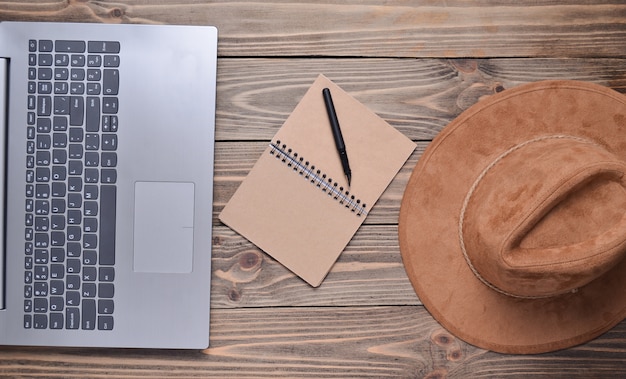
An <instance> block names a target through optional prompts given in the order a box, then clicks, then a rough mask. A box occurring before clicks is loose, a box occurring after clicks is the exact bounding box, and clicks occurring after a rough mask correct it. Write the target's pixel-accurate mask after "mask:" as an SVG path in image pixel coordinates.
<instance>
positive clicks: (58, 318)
mask: <svg viewBox="0 0 626 379" xmlns="http://www.w3.org/2000/svg"><path fill="white" fill-rule="evenodd" d="M50 329H63V313H50Z"/></svg>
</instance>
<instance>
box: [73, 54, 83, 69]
mask: <svg viewBox="0 0 626 379" xmlns="http://www.w3.org/2000/svg"><path fill="white" fill-rule="evenodd" d="M70 64H71V65H72V67H84V66H85V56H84V55H75V54H72V55H71V57H70Z"/></svg>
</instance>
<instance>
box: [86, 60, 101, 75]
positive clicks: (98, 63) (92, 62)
mask: <svg viewBox="0 0 626 379" xmlns="http://www.w3.org/2000/svg"><path fill="white" fill-rule="evenodd" d="M87 66H88V67H100V66H102V56H101V55H88V56H87ZM98 80H99V79H98Z"/></svg>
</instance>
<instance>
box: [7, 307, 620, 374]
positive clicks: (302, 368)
mask: <svg viewBox="0 0 626 379" xmlns="http://www.w3.org/2000/svg"><path fill="white" fill-rule="evenodd" d="M211 332H212V335H211V347H210V348H209V349H207V350H205V351H173V350H141V349H139V350H124V349H77V348H57V349H54V350H49V349H46V348H32V347H31V348H28V347H11V348H7V347H2V348H0V373H1V374H2V375H5V376H10V377H38V376H45V377H63V378H84V377H89V378H101V377H106V376H113V377H118V378H121V377H132V378H148V377H160V378H178V377H203V378H209V377H210V378H269V377H283V378H295V377H301V378H305V377H306V378H322V377H325V378H468V377H471V378H493V377H498V378H502V377H514V378H523V377H533V378H574V377H580V378H590V377H615V378H619V377H624V376H626V366H625V365H624V364H623V357H624V354H626V348H625V347H624V346H625V343H626V323H621V324H619V325H618V326H617V327H615V328H614V329H613V330H611V331H610V332H608V333H606V334H605V335H604V336H603V337H602V338H599V339H596V340H594V341H591V342H589V343H587V344H585V345H581V346H578V347H574V348H571V349H568V350H564V351H560V352H555V353H549V354H541V355H536V356H514V355H508V356H507V355H500V354H496V353H492V352H488V351H485V350H482V349H478V348H475V347H473V346H471V345H468V344H466V343H464V342H462V341H460V340H458V339H457V338H455V337H454V336H452V335H451V334H450V333H448V332H447V331H446V330H444V329H443V328H441V326H439V324H437V323H436V322H435V321H433V319H432V317H430V315H429V314H428V313H427V312H426V311H425V310H424V309H423V308H422V307H421V306H397V307H322V308H319V307H313V308H308V307H304V308H261V309H229V310H214V311H213V312H212V321H211Z"/></svg>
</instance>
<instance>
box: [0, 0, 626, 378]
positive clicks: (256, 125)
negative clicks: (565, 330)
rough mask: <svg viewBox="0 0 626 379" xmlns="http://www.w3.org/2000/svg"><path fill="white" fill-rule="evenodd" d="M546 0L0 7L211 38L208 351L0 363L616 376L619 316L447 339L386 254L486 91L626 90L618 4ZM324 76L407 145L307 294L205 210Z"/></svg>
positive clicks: (13, 358)
mask: <svg viewBox="0 0 626 379" xmlns="http://www.w3.org/2000/svg"><path fill="white" fill-rule="evenodd" d="M524 3H527V5H526V4H524ZM555 3H556V2H555V1H553V0H532V1H531V0H527V1H524V0H520V1H505V0H495V1H484V0H447V1H446V0H388V1H384V2H383V1H374V0H346V1H338V0H328V1H324V2H318V1H315V0H309V1H307V0H298V1H289V0H273V1H268V2H254V1H247V0H242V1H239V2H217V1H206V0H172V1H148V0H118V1H91V0H48V1H37V0H30V1H18V0H0V20H39V21H84V22H107V23H171V24H202V25H216V26H217V27H218V28H219V32H220V36H219V60H218V62H219V63H218V86H217V132H216V162H215V163H216V170H215V197H214V199H215V206H214V209H213V213H214V227H213V236H214V237H213V279H212V288H211V293H212V300H211V301H212V306H211V347H210V348H209V349H207V350H204V351H197V350H196V351H166V350H123V349H69V348H30V347H3V348H1V349H0V373H2V374H5V375H7V376H50V377H54V376H59V377H98V376H104V375H112V376H116V377H120V376H129V377H149V376H167V377H174V376H180V377H191V376H200V377H219V378H224V377H239V378H252V377H311V378H318V377H333V378H338V377H372V378H385V377H394V378H395V377H399V378H416V377H430V378H443V377H451V378H466V377H472V378H476V377H496V378H502V377H505V376H511V377H520V376H540V377H558V376H563V377H568V378H573V377H581V378H583V377H584V378H587V377H606V376H612V377H620V376H621V377H624V376H626V322H622V323H621V324H619V325H618V326H616V327H615V328H614V329H612V330H611V331H609V332H608V333H606V334H605V335H603V336H602V337H600V338H597V339H595V340H593V341H591V342H589V343H587V344H585V345H582V346H578V347H574V348H571V349H567V350H564V351H559V352H555V353H551V354H542V355H536V356H514V355H500V354H496V353H493V352H489V351H485V350H482V349H478V348H476V347H473V346H471V345H468V344H466V343H464V342H462V341H460V340H458V339H457V338H455V337H454V336H452V335H451V334H449V333H448V332H447V331H446V330H444V329H443V328H442V327H441V326H440V325H439V324H438V323H437V322H435V321H434V319H433V318H432V317H431V316H430V314H429V313H428V312H427V311H426V310H425V309H424V307H423V306H422V305H421V303H420V301H419V299H418V298H417V296H416V295H415V293H414V292H413V289H412V287H411V285H410V284H409V281H408V279H407V277H406V274H405V271H404V267H403V266H402V260H401V257H400V252H399V248H398V241H397V218H398V211H399V206H400V199H401V196H402V193H403V191H404V187H405V185H406V183H407V180H408V177H409V175H410V173H411V170H412V168H413V167H414V165H415V163H416V162H417V160H418V159H419V157H420V155H421V153H422V152H423V151H424V149H425V147H426V146H427V145H428V143H429V141H430V140H431V139H432V138H433V137H434V136H435V135H436V134H437V133H438V132H439V131H440V130H441V129H442V128H443V127H444V126H445V125H446V124H448V123H449V122H450V121H451V120H452V119H453V118H454V117H456V116H457V115H458V114H459V113H460V112H461V111H463V110H464V109H466V108H468V107H469V106H471V105H472V104H474V103H476V102H477V101H478V100H479V99H481V98H483V97H486V96H489V95H491V94H493V93H495V92H498V91H502V90H503V89H506V88H510V87H514V86H516V85H519V84H521V83H526V82H532V81H537V80H541V79H578V80H586V81H591V82H595V83H599V84H602V85H606V86H609V87H612V88H614V89H616V90H618V91H621V92H626V4H625V3H624V1H623V0H598V1H588V0H568V1H563V2H562V3H564V4H562V5H555ZM319 73H323V74H325V75H326V76H328V77H329V78H330V79H332V80H333V81H335V82H336V83H337V84H339V85H340V86H341V87H343V88H344V89H345V90H346V91H348V92H349V93H351V94H352V95H353V96H355V97H356V98H357V99H358V100H360V101H361V102H362V103H364V104H365V105H366V106H368V107H369V108H371V109H372V110H373V111H374V112H376V113H378V114H379V115H380V116H381V117H382V118H384V119H385V120H387V121H388V122H389V123H390V124H391V125H393V126H395V127H396V128H398V129H399V130H400V131H402V132H403V133H404V134H405V135H407V136H408V137H410V138H411V139H413V140H414V141H416V142H417V143H418V148H417V150H416V151H415V152H414V154H413V155H412V156H411V158H410V159H409V160H408V162H407V163H406V164H405V166H404V168H403V169H402V170H401V172H400V173H399V174H398V176H397V177H396V178H395V180H394V181H393V182H392V184H391V185H390V187H389V188H388V189H387V191H386V192H385V193H384V194H383V196H382V198H381V199H380V201H379V202H378V203H377V204H376V205H375V206H374V208H373V209H372V212H371V214H370V216H368V218H367V219H366V220H365V224H364V225H363V226H362V227H361V228H360V230H359V231H358V232H357V234H356V236H355V237H354V239H353V240H352V241H351V243H350V244H349V245H348V247H347V248H346V250H345V251H344V252H343V254H342V255H341V257H340V259H339V261H338V262H337V264H335V266H334V267H333V269H332V271H331V272H330V274H329V275H328V277H327V278H326V280H325V281H324V282H323V284H322V286H321V287H319V288H311V287H309V286H308V285H307V284H305V283H304V282H303V281H301V280H300V279H298V278H297V277H295V276H294V275H292V274H291V273H290V272H289V271H287V270H286V269H285V268H284V267H282V266H281V265H280V264H278V263H277V262H276V261H274V260H273V259H271V258H270V257H269V256H267V255H265V254H264V253H262V252H261V251H259V250H258V249H257V248H255V246H253V245H252V244H250V243H249V242H247V241H246V240H245V239H244V238H242V237H240V236H239V235H237V234H236V233H234V232H233V231H232V230H230V229H229V228H228V227H226V226H224V225H222V224H221V223H220V222H219V221H218V219H217V214H218V213H219V212H220V210H221V209H222V208H223V206H224V204H225V203H226V202H227V201H228V199H229V198H230V197H231V195H232V194H233V193H234V191H235V189H236V188H237V186H238V185H239V183H241V181H242V180H243V178H244V177H245V176H246V174H247V173H248V171H249V170H250V168H251V167H252V165H253V164H254V162H255V161H256V159H257V158H258V157H259V156H260V154H261V152H262V150H263V149H264V148H265V146H266V145H267V142H268V141H269V140H270V138H271V137H272V136H273V135H274V133H275V132H276V131H277V130H278V128H279V127H280V126H281V124H282V123H283V122H284V120H285V119H286V117H287V116H288V115H289V113H290V112H291V110H292V109H293V107H294V106H295V105H296V103H297V102H298V100H299V99H300V97H301V96H302V95H303V94H304V92H305V90H306V89H307V88H308V86H309V85H310V84H311V83H312V82H313V80H314V79H315V77H316V76H317V75H318V74H319ZM200 106H201V105H200ZM442 280H447V278H442ZM450 280H453V278H450Z"/></svg>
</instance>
